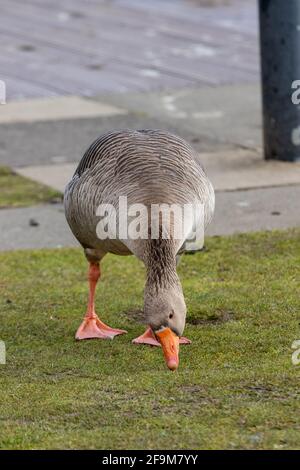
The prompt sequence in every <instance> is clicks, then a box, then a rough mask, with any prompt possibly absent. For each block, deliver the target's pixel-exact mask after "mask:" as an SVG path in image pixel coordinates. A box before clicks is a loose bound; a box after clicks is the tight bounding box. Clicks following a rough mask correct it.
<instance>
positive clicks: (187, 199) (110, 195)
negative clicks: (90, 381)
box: [64, 129, 215, 370]
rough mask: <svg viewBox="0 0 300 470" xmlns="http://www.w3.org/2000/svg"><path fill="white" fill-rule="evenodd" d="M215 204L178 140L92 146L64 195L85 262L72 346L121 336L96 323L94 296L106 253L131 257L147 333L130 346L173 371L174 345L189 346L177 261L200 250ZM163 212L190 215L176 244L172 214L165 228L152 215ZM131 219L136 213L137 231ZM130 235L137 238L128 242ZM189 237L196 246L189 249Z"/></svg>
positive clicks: (141, 136)
mask: <svg viewBox="0 0 300 470" xmlns="http://www.w3.org/2000/svg"><path fill="white" fill-rule="evenodd" d="M125 199H126V203H127V206H126V208H127V210H128V214H127V215H128V217H127V218H125V219H124V210H125V209H124V208H121V206H120V201H123V202H124V200H125ZM214 201H215V199H214V190H213V187H212V185H211V183H210V181H209V179H208V178H207V176H206V174H205V172H204V170H203V168H202V166H201V164H200V163H199V159H198V156H197V153H196V152H195V150H194V149H193V148H192V147H191V146H190V145H189V144H188V143H187V142H185V141H184V140H183V139H181V138H179V137H177V136H175V135H173V134H171V133H169V132H166V131H162V130H149V129H147V130H116V131H112V132H109V133H106V134H104V135H102V136H100V137H99V138H98V139H97V140H95V142H94V143H92V145H91V146H90V147H89V148H88V150H87V151H86V152H85V154H84V156H83V158H82V159H81V161H80V163H79V165H78V167H77V169H76V171H75V174H74V176H73V178H72V179H71V181H70V182H69V184H68V185H67V187H66V189H65V194H64V206H65V214H66V218H67V221H68V224H69V226H70V228H71V230H72V232H73V234H74V235H75V237H76V238H77V240H78V241H79V243H80V244H81V245H82V247H83V249H84V253H85V256H86V258H87V260H88V262H89V271H88V280H89V299H88V306H87V312H86V315H85V317H84V320H83V322H82V324H81V325H80V327H79V328H78V330H77V333H76V336H75V337H76V339H78V340H82V339H90V338H100V339H106V338H110V339H112V338H114V336H116V335H121V334H123V333H127V332H126V331H124V330H120V329H116V328H111V327H110V326H107V325H106V324H105V323H103V322H102V321H101V320H100V318H99V317H98V316H97V315H96V312H95V290H96V284H97V281H98V280H99V278H100V274H101V272H100V261H101V260H102V259H103V257H104V256H105V254H106V253H114V254H117V255H131V254H134V255H135V256H137V258H139V259H140V260H142V262H143V263H144V264H145V267H146V273H147V274H146V284H145V290H144V317H145V321H146V324H147V325H148V328H147V330H146V332H145V333H144V334H142V335H141V336H139V337H138V338H136V339H135V340H133V343H135V344H150V345H153V346H162V349H163V353H164V356H165V360H166V363H167V366H168V367H169V369H170V370H175V369H177V367H178V363H179V344H180V343H182V344H187V343H189V342H190V341H189V340H188V339H187V338H184V337H182V334H183V331H184V327H185V318H186V304H185V300H184V296H183V291H182V287H181V283H180V280H179V278H178V275H177V272H176V259H177V258H178V255H180V254H181V253H183V252H184V251H187V250H195V249H199V248H201V246H202V243H203V242H202V241H200V242H199V240H196V241H195V236H194V234H195V229H197V227H201V228H203V230H204V229H205V227H206V226H207V225H208V224H209V222H210V221H211V219H212V216H213V212H214ZM161 205H163V206H164V207H173V208H174V207H175V206H176V207H180V208H182V207H186V206H189V207H190V206H192V208H194V209H193V210H192V211H190V212H188V214H189V216H188V217H187V218H185V219H184V223H183V224H182V221H181V222H180V224H181V228H182V226H183V227H184V228H183V229H182V230H178V233H179V236H178V235H177V236H175V235H174V233H175V229H176V227H177V226H178V225H179V222H178V220H179V219H178V218H176V217H175V216H174V210H173V212H171V217H169V219H168V222H165V219H164V218H163V217H162V212H161V211H160V212H159V211H158V212H157V211H156V212H155V211H152V208H153V207H159V208H161ZM174 205H175V206H174ZM122 207H123V206H122ZM141 207H142V209H143V208H145V210H144V211H143V210H142V209H141ZM199 207H200V208H202V210H201V211H198V208H199ZM128 208H130V209H128ZM132 208H133V212H132ZM137 208H138V211H137V210H136V209H137ZM195 208H197V210H195ZM130 210H131V212H130ZM133 213H134V214H137V213H139V215H140V217H139V219H138V223H137V220H135V219H134V217H133ZM141 213H142V215H141ZM182 213H183V212H182ZM182 213H181V214H182ZM122 217H123V218H122ZM121 219H122V220H121ZM104 220H105V223H104ZM124 220H125V221H124ZM186 220H187V222H186ZM101 224H102V225H101ZM132 224H133V225H134V228H135V229H136V230H135V231H134V230H132V228H133V227H132ZM164 224H165V225H164ZM141 226H143V230H144V227H145V226H146V229H145V230H144V231H143V230H141ZM153 227H154V228H153ZM138 228H139V229H140V232H138V230H137V229H138ZM129 229H131V232H134V233H135V236H133V235H132V236H129V231H130V230H129ZM124 230H125V231H124ZM137 232H138V236H136V233H137ZM103 233H104V236H103ZM145 233H146V235H145ZM191 233H193V236H194V241H191V242H188V241H189V240H191V236H190V234H191ZM195 246H196V248H195Z"/></svg>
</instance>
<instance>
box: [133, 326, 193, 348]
mask: <svg viewBox="0 0 300 470" xmlns="http://www.w3.org/2000/svg"><path fill="white" fill-rule="evenodd" d="M132 342H133V344H149V345H150V346H159V347H161V344H160V343H159V342H158V341H157V339H156V338H155V335H154V333H153V331H152V330H151V328H147V330H146V331H145V333H144V334H142V335H141V336H139V337H138V338H135V339H133V340H132ZM190 343H191V340H189V339H188V338H185V337H184V336H182V337H181V338H180V339H179V344H190Z"/></svg>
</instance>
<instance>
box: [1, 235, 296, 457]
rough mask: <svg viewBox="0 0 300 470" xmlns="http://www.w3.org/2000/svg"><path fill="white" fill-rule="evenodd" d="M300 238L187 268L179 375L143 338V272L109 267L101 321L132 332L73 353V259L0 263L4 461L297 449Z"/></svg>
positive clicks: (232, 242) (273, 240)
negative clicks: (133, 452) (31, 456)
mask: <svg viewBox="0 0 300 470" xmlns="http://www.w3.org/2000/svg"><path fill="white" fill-rule="evenodd" d="M299 240H300V231H299V230H291V231H287V232H266V233H259V234H254V235H239V236H233V237H228V238H225V237H224V238H220V237H214V238H210V239H208V240H207V242H206V247H207V249H206V251H205V252H203V253H197V254H195V255H193V256H186V257H184V258H183V260H182V262H181V264H180V267H179V275H180V277H181V279H182V281H183V287H184V291H185V296H186V301H187V305H188V320H187V327H186V330H185V334H186V335H187V336H188V337H190V338H191V339H192V341H193V343H192V345H190V346H186V347H182V348H181V363H180V368H179V370H178V371H177V372H175V373H171V372H169V371H168V370H167V369H166V367H165V364H164V361H163V357H162V353H161V351H160V350H159V349H158V348H149V347H146V346H144V347H143V346H140V347H139V346H135V345H132V344H131V340H132V339H133V338H134V337H135V336H137V335H139V334H140V333H141V332H142V331H143V326H142V325H141V324H140V323H139V322H137V321H136V318H135V317H136V313H134V312H135V311H136V310H139V309H140V308H141V306H142V291H143V278H144V270H143V267H142V265H141V264H140V263H139V262H138V260H136V259H135V258H133V257H128V258H122V257H114V256H112V255H111V256H107V258H106V259H104V261H103V263H102V264H103V267H102V271H103V278H102V280H101V282H100V283H99V288H98V296H97V307H98V313H100V314H101V315H102V318H103V320H104V321H106V322H107V323H109V324H111V325H112V326H118V327H120V328H125V329H127V330H128V332H129V333H128V335H124V336H122V337H118V338H115V339H114V340H113V341H108V340H107V341H101V340H94V341H83V342H80V343H77V342H75V341H74V333H75V330H76V328H77V327H78V325H79V323H80V321H81V318H82V315H83V314H84V312H85V303H86V297H87V285H86V268H87V266H86V261H85V259H84V257H83V255H82V254H81V252H80V251H79V250H77V249H60V250H43V251H20V252H17V251H16V252H11V253H2V254H1V255H0V295H1V296H0V299H1V300H0V325H1V332H0V338H1V339H2V340H4V341H5V343H6V347H7V364H6V365H2V366H0V390H1V400H0V421H1V426H0V447H1V448H10V449H11V448H17V449H24V448H27V449H28V448H100V449H101V448H102V449H124V448H125V449H126V448H129V449H133V448H135V449H139V448H142V449H143V448H146V449H151V448H153V449H164V448H166V449H178V448H179V449H180V448H187V449H188V448H193V449H203V448H204V449H220V448H226V449H239V448H248V449H254V448H255V449H273V448H275V449H280V448H283V449H285V448H289V449H291V448H298V449H299V447H300V445H299V442H300V424H299V415H300V388H299V384H300V366H298V367H297V366H293V365H292V363H291V354H292V352H293V351H292V349H291V344H292V342H293V341H294V340H296V339H300V326H299V321H300V318H299V312H300V299H299V264H300V241H299Z"/></svg>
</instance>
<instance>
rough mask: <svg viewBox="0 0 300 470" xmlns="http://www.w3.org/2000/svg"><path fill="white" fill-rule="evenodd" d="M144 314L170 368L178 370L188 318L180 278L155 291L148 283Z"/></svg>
mask: <svg viewBox="0 0 300 470" xmlns="http://www.w3.org/2000/svg"><path fill="white" fill-rule="evenodd" d="M144 314H145V319H146V321H147V323H148V325H149V326H150V327H151V329H152V331H153V333H154V335H155V336H156V338H157V340H158V341H159V342H160V344H161V346H162V349H163V353H164V357H165V361H166V364H167V366H168V368H169V369H170V370H176V369H177V368H178V365H179V340H180V337H181V336H182V334H183V330H184V327H185V318H186V305H185V300H184V296H183V292H182V288H181V284H180V281H179V279H178V278H177V282H176V283H175V285H169V286H164V287H161V288H157V289H156V290H155V291H153V289H151V288H150V287H149V286H147V285H146V289H145V303H144Z"/></svg>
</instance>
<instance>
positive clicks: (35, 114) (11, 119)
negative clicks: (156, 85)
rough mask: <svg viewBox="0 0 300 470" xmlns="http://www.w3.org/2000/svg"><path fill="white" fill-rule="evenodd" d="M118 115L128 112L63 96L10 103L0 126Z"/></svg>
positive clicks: (3, 110) (1, 113)
mask: <svg viewBox="0 0 300 470" xmlns="http://www.w3.org/2000/svg"><path fill="white" fill-rule="evenodd" d="M118 114H127V111H126V110H125V109H120V108H117V107H116V106H113V105H110V104H105V103H101V102H96V101H92V100H86V99H84V98H80V97H79V96H62V97H58V98H44V99H34V100H24V101H15V102H9V103H7V104H6V105H4V106H1V107H0V124H6V123H15V122H35V121H39V122H41V121H53V120H54V121H58V120H61V119H79V118H88V117H97V116H115V115H118Z"/></svg>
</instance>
